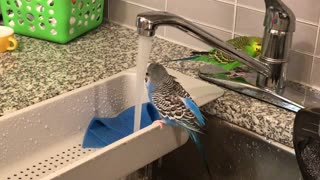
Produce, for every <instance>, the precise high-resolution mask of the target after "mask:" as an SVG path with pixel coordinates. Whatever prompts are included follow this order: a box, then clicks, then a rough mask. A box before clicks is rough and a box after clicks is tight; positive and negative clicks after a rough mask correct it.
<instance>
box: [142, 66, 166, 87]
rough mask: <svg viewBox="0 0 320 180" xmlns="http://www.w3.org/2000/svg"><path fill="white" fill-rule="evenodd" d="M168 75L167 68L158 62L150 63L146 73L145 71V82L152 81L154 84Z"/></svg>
mask: <svg viewBox="0 0 320 180" xmlns="http://www.w3.org/2000/svg"><path fill="white" fill-rule="evenodd" d="M167 76H169V74H168V72H167V70H166V69H165V68H164V67H163V66H162V65H161V64H158V63H151V64H150V65H149V66H148V69H147V73H146V79H145V80H146V83H147V84H149V83H152V84H154V85H156V84H160V83H161V82H162V81H163V80H164V79H165V78H164V77H167Z"/></svg>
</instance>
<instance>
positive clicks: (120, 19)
mask: <svg viewBox="0 0 320 180" xmlns="http://www.w3.org/2000/svg"><path fill="white" fill-rule="evenodd" d="M109 1H110V7H109V10H110V12H109V14H110V17H109V19H110V20H111V21H115V22H117V23H120V24H123V25H126V26H129V27H131V28H135V18H136V15H137V14H138V13H140V12H144V11H150V10H165V11H169V12H172V13H175V14H177V15H180V16H183V17H185V18H186V19H189V20H191V21H193V22H194V23H196V24H197V25H199V26H200V27H202V28H204V29H205V30H207V31H209V32H211V33H213V34H215V35H216V36H217V37H219V38H221V39H223V40H227V39H230V38H232V35H233V33H234V34H235V35H237V34H240V35H251V36H252V35H255V36H262V35H263V29H264V27H263V20H264V13H263V11H265V5H264V1H263V0H237V1H236V0H197V1H195V0H109ZM235 2H237V4H236V3H235ZM283 2H284V3H285V4H286V5H287V6H288V7H290V8H291V9H292V10H293V12H294V13H295V15H296V17H297V28H296V32H295V33H294V38H293V44H292V50H293V51H291V53H290V56H289V57H290V59H289V61H290V63H289V65H288V66H289V71H288V77H289V79H291V80H294V81H299V82H303V83H307V84H311V85H314V86H320V78H318V76H319V75H320V71H318V70H319V69H320V36H319V37H318V45H317V49H316V50H315V48H316V39H317V31H318V27H319V21H320V20H319V19H320V0H304V1H302V0H283ZM236 5H237V6H236ZM235 6H236V8H235ZM157 35H160V36H163V37H164V38H166V39H169V40H172V41H174V42H178V43H180V44H184V45H186V46H188V47H193V48H195V49H201V50H204V49H209V48H210V47H209V46H207V45H205V44H203V43H201V42H199V41H198V40H195V39H194V38H192V37H190V36H188V35H185V34H184V33H183V32H181V31H179V30H177V29H174V28H170V27H168V28H166V29H165V28H160V29H159V30H158V31H157ZM313 56H316V57H318V58H315V60H313ZM312 68H313V71H312V72H313V73H312V74H311V69H312Z"/></svg>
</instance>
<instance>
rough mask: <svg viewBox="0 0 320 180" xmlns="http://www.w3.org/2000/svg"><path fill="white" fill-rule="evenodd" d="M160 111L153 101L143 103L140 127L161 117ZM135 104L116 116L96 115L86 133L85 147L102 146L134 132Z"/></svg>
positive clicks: (83, 144) (83, 145)
mask: <svg viewBox="0 0 320 180" xmlns="http://www.w3.org/2000/svg"><path fill="white" fill-rule="evenodd" d="M159 118H160V117H159V113H158V111H157V110H156V109H155V107H154V106H153V105H152V104H151V103H145V104H143V105H142V113H141V124H140V129H142V128H144V127H147V126H149V125H150V124H151V123H152V122H153V121H154V120H157V119H159ZM133 124H134V106H132V107H130V108H128V109H126V110H125V111H123V112H122V113H120V114H119V115H118V116H117V117H114V118H99V117H94V118H93V119H92V120H91V122H90V124H89V127H88V129H87V131H86V133H85V136H84V140H83V143H82V147H83V148H101V147H104V146H107V145H109V144H111V143H113V142H115V141H117V140H119V139H121V138H124V137H126V136H128V135H130V134H131V133H133Z"/></svg>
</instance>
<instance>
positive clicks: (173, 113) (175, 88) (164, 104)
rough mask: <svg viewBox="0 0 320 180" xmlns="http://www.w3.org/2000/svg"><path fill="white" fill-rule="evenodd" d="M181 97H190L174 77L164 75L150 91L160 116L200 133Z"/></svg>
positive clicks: (193, 117)
mask: <svg viewBox="0 0 320 180" xmlns="http://www.w3.org/2000/svg"><path fill="white" fill-rule="evenodd" d="M181 98H190V99H191V96H190V94H189V93H188V92H187V91H186V90H185V89H184V88H183V87H182V86H181V85H180V83H179V82H177V81H175V77H173V76H170V75H169V76H166V77H164V78H163V80H162V81H161V82H159V83H158V84H157V85H156V86H155V89H154V90H153V92H152V101H153V103H154V105H155V106H156V108H157V109H158V111H159V113H160V114H161V116H162V117H163V118H164V119H166V118H168V119H170V120H172V121H175V122H176V123H177V124H179V125H181V126H183V127H185V128H187V129H190V130H192V131H196V132H199V133H202V128H201V127H200V125H199V123H198V121H197V119H196V117H195V116H194V114H193V113H192V112H191V111H190V110H189V109H188V108H187V107H186V106H185V104H184V103H183V101H182V99H181Z"/></svg>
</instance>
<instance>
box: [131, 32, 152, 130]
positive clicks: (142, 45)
mask: <svg viewBox="0 0 320 180" xmlns="http://www.w3.org/2000/svg"><path fill="white" fill-rule="evenodd" d="M151 46H152V38H151V37H144V36H140V37H139V43H138V56H137V79H136V92H135V94H136V99H135V102H136V104H135V113H134V126H133V130H134V131H138V130H139V129H140V122H141V110H142V103H143V102H142V97H143V96H142V95H143V94H142V93H141V92H143V88H144V78H145V75H146V72H147V65H148V60H149V55H150V52H151Z"/></svg>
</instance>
